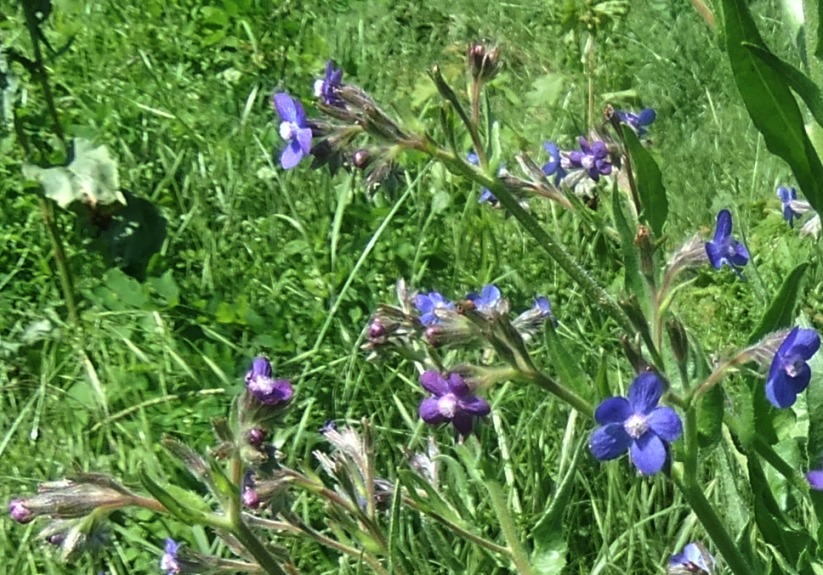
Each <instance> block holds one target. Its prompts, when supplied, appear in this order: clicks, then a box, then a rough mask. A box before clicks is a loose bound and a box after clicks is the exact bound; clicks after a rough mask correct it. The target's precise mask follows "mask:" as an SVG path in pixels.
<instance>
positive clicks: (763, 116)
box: [721, 0, 823, 212]
mask: <svg viewBox="0 0 823 575" xmlns="http://www.w3.org/2000/svg"><path fill="white" fill-rule="evenodd" d="M721 5H722V9H723V28H724V32H725V39H726V49H727V51H728V54H729V61H730V63H731V67H732V74H733V75H734V79H735V83H736V84H737V88H738V90H739V91H740V95H741V97H742V99H743V103H744V104H745V105H746V109H747V110H748V111H749V116H750V117H751V118H752V121H753V122H754V125H755V127H756V128H757V129H758V131H759V132H760V133H761V134H763V138H764V140H765V142H766V147H767V148H768V149H769V151H770V152H772V153H773V154H776V155H777V156H780V157H781V158H783V159H784V160H785V161H786V162H787V163H788V164H789V166H790V167H791V169H792V172H793V173H794V176H795V178H796V179H797V181H798V183H799V184H800V188H801V189H802V190H803V193H804V195H805V196H806V198H807V199H808V200H809V203H810V204H811V205H812V207H813V208H814V209H815V210H816V211H818V212H820V211H822V210H823V164H821V163H820V158H819V156H818V155H817V152H816V151H815V149H814V146H812V143H811V141H810V140H809V138H808V136H807V135H806V131H805V128H804V124H803V116H802V114H801V113H800V108H799V107H798V105H797V102H796V101H795V99H794V96H793V95H792V93H791V90H790V89H789V87H788V86H787V85H786V84H785V83H784V81H783V79H782V78H781V77H780V76H779V75H778V74H777V73H776V72H775V71H774V70H772V69H771V68H770V67H769V66H767V65H766V64H764V63H763V61H762V60H761V59H759V58H756V57H755V56H754V54H753V53H752V51H751V50H750V49H749V48H747V47H746V46H745V45H744V42H746V43H748V44H753V45H755V46H759V47H761V48H763V49H767V48H766V46H765V44H764V43H763V40H762V38H761V37H760V33H759V32H758V30H757V27H756V26H755V24H754V21H753V20H752V17H751V14H750V13H749V9H748V6H747V5H746V2H745V0H722V1H721Z"/></svg>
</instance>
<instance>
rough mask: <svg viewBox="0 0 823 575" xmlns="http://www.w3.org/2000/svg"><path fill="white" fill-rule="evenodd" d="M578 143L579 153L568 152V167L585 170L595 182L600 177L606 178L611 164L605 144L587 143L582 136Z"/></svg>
mask: <svg viewBox="0 0 823 575" xmlns="http://www.w3.org/2000/svg"><path fill="white" fill-rule="evenodd" d="M579 142H580V151H577V150H575V151H573V152H569V155H568V158H569V167H571V168H579V169H583V170H586V172H587V173H588V174H589V177H590V178H591V179H592V180H594V181H595V182H597V181H599V180H600V176H601V175H603V176H608V175H609V174H611V173H612V164H611V161H610V160H609V150H608V149H607V148H606V144H604V143H603V142H601V141H600V140H595V141H593V142H591V143H589V141H588V140H586V138H584V137H583V136H580V139H579Z"/></svg>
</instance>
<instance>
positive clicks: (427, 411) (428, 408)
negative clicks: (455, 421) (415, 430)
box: [417, 397, 447, 424]
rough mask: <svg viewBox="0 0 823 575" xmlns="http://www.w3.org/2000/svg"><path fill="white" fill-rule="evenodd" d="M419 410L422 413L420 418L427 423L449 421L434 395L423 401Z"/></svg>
mask: <svg viewBox="0 0 823 575" xmlns="http://www.w3.org/2000/svg"><path fill="white" fill-rule="evenodd" d="M417 411H418V413H419V414H420V419H422V420H423V421H425V422H426V423H430V424H436V423H443V422H444V421H447V420H446V418H445V417H444V416H443V414H442V413H440V409H439V408H438V406H437V399H436V398H434V397H428V398H426V399H424V400H423V401H421V402H420V407H419V408H418V410H417Z"/></svg>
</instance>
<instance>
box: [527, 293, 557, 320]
mask: <svg viewBox="0 0 823 575" xmlns="http://www.w3.org/2000/svg"><path fill="white" fill-rule="evenodd" d="M532 309H533V310H535V311H538V312H540V317H543V318H549V317H551V316H552V306H551V304H550V303H549V298H547V297H546V296H542V295H541V296H537V297H536V298H534V306H533V307H532Z"/></svg>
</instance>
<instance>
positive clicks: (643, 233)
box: [634, 225, 654, 281]
mask: <svg viewBox="0 0 823 575" xmlns="http://www.w3.org/2000/svg"><path fill="white" fill-rule="evenodd" d="M634 245H636V246H637V247H638V248H639V249H640V271H641V272H642V273H643V275H644V276H646V279H647V280H649V281H652V280H653V279H654V246H653V245H652V241H651V237H650V235H649V228H648V227H646V226H644V225H639V226H637V233H636V234H635V236H634Z"/></svg>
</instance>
